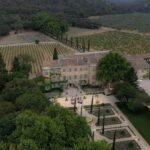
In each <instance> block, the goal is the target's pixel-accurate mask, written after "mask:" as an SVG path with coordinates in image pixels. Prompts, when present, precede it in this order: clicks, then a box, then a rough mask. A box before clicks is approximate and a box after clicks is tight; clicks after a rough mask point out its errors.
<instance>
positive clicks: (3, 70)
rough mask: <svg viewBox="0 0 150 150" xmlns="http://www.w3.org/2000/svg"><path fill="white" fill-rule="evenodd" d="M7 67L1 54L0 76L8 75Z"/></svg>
mask: <svg viewBox="0 0 150 150" xmlns="http://www.w3.org/2000/svg"><path fill="white" fill-rule="evenodd" d="M5 67H6V65H5V62H4V60H3V57H2V54H1V53H0V74H3V73H6V72H7V71H6V68H5Z"/></svg>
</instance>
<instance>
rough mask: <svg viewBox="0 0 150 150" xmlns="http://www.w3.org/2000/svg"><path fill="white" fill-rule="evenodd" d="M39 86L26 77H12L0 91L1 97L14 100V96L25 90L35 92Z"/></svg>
mask: <svg viewBox="0 0 150 150" xmlns="http://www.w3.org/2000/svg"><path fill="white" fill-rule="evenodd" d="M38 90H39V88H38V86H37V85H36V83H35V82H34V81H32V80H28V79H14V80H12V81H10V82H8V83H7V84H6V86H5V88H4V90H3V92H2V98H3V99H4V100H7V101H11V102H15V100H16V98H17V97H19V96H20V95H22V94H24V93H26V92H31V93H33V92H36V91H38Z"/></svg>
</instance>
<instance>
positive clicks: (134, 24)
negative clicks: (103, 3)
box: [92, 13, 150, 32]
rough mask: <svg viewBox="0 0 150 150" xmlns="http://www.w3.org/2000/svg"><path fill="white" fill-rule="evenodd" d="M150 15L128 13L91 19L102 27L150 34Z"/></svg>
mask: <svg viewBox="0 0 150 150" xmlns="http://www.w3.org/2000/svg"><path fill="white" fill-rule="evenodd" d="M149 18H150V14H149V13H129V14H115V15H105V16H100V17H99V18H98V19H92V20H93V21H95V22H98V23H100V24H101V25H102V26H106V27H112V28H117V29H129V30H138V31H140V32H150V20H149Z"/></svg>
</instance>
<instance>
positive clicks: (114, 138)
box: [111, 131, 117, 150]
mask: <svg viewBox="0 0 150 150" xmlns="http://www.w3.org/2000/svg"><path fill="white" fill-rule="evenodd" d="M116 134H117V132H116V131H115V132H114V137H113V144H112V148H111V149H112V150H115V149H116V146H115V145H116Z"/></svg>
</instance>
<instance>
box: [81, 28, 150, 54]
mask: <svg viewBox="0 0 150 150" xmlns="http://www.w3.org/2000/svg"><path fill="white" fill-rule="evenodd" d="M83 38H84V39H85V41H86V43H87V41H88V40H89V39H90V41H91V49H93V50H97V51H100V50H112V51H116V52H123V53H127V54H141V53H150V42H149V41H150V35H140V34H134V33H126V32H120V31H110V32H105V33H101V34H93V35H89V36H81V37H80V39H83Z"/></svg>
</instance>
